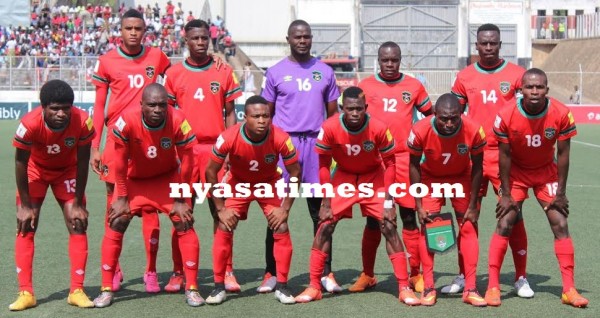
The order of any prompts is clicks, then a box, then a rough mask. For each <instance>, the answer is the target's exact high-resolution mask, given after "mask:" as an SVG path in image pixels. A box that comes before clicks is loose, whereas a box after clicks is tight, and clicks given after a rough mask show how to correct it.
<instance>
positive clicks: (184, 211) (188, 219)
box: [169, 201, 194, 231]
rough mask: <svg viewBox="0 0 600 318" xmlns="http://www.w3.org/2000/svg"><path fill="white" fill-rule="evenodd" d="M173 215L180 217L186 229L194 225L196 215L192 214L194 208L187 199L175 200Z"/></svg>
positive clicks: (171, 214)
mask: <svg viewBox="0 0 600 318" xmlns="http://www.w3.org/2000/svg"><path fill="white" fill-rule="evenodd" d="M173 215H177V216H178V217H179V219H180V220H181V221H180V222H181V224H182V225H183V230H184V231H187V230H189V229H191V228H193V227H194V215H192V209H191V208H190V206H189V205H188V204H187V203H186V202H185V201H175V203H173V210H171V212H170V213H169V216H173Z"/></svg>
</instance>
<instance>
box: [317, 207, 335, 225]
mask: <svg viewBox="0 0 600 318" xmlns="http://www.w3.org/2000/svg"><path fill="white" fill-rule="evenodd" d="M331 220H333V210H332V209H331V206H326V205H321V209H320V210H319V223H323V222H326V221H331Z"/></svg>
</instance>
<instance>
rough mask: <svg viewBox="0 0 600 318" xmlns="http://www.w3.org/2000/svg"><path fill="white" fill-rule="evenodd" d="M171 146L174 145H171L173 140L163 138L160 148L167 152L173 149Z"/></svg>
mask: <svg viewBox="0 0 600 318" xmlns="http://www.w3.org/2000/svg"><path fill="white" fill-rule="evenodd" d="M171 145H172V143H171V139H170V138H167V137H163V138H161V139H160V147H161V148H162V149H165V150H166V149H169V148H171Z"/></svg>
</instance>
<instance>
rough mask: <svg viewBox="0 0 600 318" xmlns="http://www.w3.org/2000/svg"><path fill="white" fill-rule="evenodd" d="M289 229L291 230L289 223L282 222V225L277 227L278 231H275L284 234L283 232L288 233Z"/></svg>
mask: <svg viewBox="0 0 600 318" xmlns="http://www.w3.org/2000/svg"><path fill="white" fill-rule="evenodd" d="M288 231H289V229H288V225H287V223H282V224H281V225H280V226H279V227H278V228H277V230H276V231H274V232H273V233H276V234H283V233H287V232H288Z"/></svg>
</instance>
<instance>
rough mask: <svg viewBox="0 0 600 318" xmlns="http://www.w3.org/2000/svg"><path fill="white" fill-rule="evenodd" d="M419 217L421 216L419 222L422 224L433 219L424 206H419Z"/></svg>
mask: <svg viewBox="0 0 600 318" xmlns="http://www.w3.org/2000/svg"><path fill="white" fill-rule="evenodd" d="M417 217H418V218H419V223H420V224H421V225H424V224H425V223H430V222H431V219H430V218H429V213H427V211H425V209H423V208H417Z"/></svg>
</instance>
